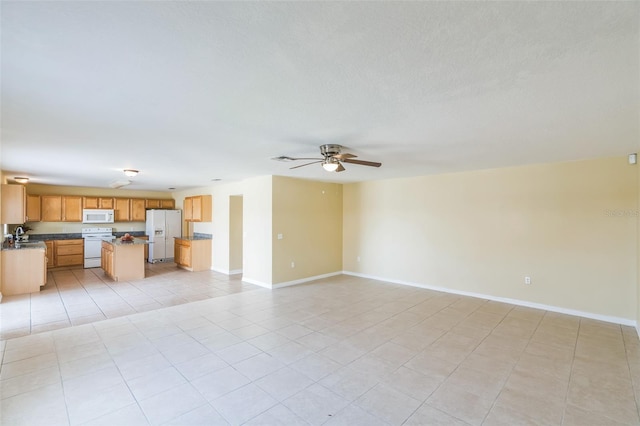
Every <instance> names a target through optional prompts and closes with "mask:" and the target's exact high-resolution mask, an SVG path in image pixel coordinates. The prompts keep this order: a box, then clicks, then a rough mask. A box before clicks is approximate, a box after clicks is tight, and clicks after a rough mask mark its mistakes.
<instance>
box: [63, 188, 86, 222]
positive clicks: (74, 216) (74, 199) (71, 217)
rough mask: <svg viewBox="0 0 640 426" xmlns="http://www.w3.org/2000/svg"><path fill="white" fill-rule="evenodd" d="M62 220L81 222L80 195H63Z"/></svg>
mask: <svg viewBox="0 0 640 426" xmlns="http://www.w3.org/2000/svg"><path fill="white" fill-rule="evenodd" d="M62 220H63V221H64V222H82V197H80V196H75V195H65V196H63V197H62Z"/></svg>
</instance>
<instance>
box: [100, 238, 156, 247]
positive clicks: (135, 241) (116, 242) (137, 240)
mask: <svg viewBox="0 0 640 426" xmlns="http://www.w3.org/2000/svg"><path fill="white" fill-rule="evenodd" d="M106 242H107V243H110V244H113V245H116V246H133V245H143V246H144V245H147V244H150V243H149V241H147V240H143V239H141V238H134V239H133V241H122V240H121V239H120V238H113V239H112V240H111V241H109V240H106Z"/></svg>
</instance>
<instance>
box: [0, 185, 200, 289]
mask: <svg viewBox="0 0 640 426" xmlns="http://www.w3.org/2000/svg"><path fill="white" fill-rule="evenodd" d="M56 191H57V192H59V194H56V193H54V192H56ZM73 191H74V192H75V193H73V194H69V193H68V192H70V191H69V190H68V189H67V188H46V185H33V186H31V187H29V191H27V188H26V185H22V184H2V192H1V194H0V195H1V198H2V203H1V205H0V210H1V211H0V220H1V221H2V223H3V236H4V239H3V245H2V250H1V251H0V260H1V270H0V290H1V293H0V294H1V296H0V297H2V296H10V295H16V294H28V293H33V292H37V291H40V289H41V288H42V287H43V286H45V284H46V282H47V272H48V271H59V270H66V269H85V270H86V269H89V270H93V271H98V273H100V274H103V276H104V277H105V279H110V280H112V281H114V282H127V281H131V280H143V279H144V278H145V276H146V271H147V270H148V268H149V266H150V265H153V264H158V263H168V264H171V265H172V266H173V267H174V268H179V269H183V270H188V271H201V270H208V269H210V268H211V235H207V234H195V235H191V234H189V230H190V229H192V226H191V223H192V222H194V221H209V222H210V221H211V217H212V200H211V196H210V195H203V196H196V197H188V198H189V200H187V199H186V198H185V200H183V209H176V208H175V207H176V203H175V200H174V199H173V198H170V196H171V194H170V193H157V192H153V193H151V192H142V193H136V192H135V191H128V192H127V193H126V194H123V192H122V191H120V192H117V193H114V192H112V193H109V192H108V190H103V191H102V192H104V194H96V192H100V191H99V190H97V189H95V188H84V189H83V188H73ZM82 191H85V194H82ZM65 192H66V193H65ZM115 194H117V195H118V196H115ZM139 194H140V195H139ZM123 195H127V196H123ZM143 197H144V198H143ZM194 206H195V208H194ZM167 218H169V219H167ZM203 258H204V262H203V260H202V259H203ZM194 259H195V260H196V261H195V262H194ZM0 300H1V299H0Z"/></svg>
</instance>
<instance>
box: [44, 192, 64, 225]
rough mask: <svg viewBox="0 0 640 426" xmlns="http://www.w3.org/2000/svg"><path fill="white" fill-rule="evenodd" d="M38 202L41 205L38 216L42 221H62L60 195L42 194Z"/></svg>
mask: <svg viewBox="0 0 640 426" xmlns="http://www.w3.org/2000/svg"><path fill="white" fill-rule="evenodd" d="M40 202H41V207H42V210H41V215H40V218H41V220H42V221H43V222H61V221H62V196H60V195H42V196H40Z"/></svg>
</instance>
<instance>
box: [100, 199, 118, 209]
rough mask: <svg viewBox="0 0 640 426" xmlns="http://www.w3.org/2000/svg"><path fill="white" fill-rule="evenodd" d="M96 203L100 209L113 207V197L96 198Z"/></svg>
mask: <svg viewBox="0 0 640 426" xmlns="http://www.w3.org/2000/svg"><path fill="white" fill-rule="evenodd" d="M98 205H99V206H100V207H99V208H101V209H113V208H115V207H114V202H113V198H102V197H101V198H99V199H98Z"/></svg>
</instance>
